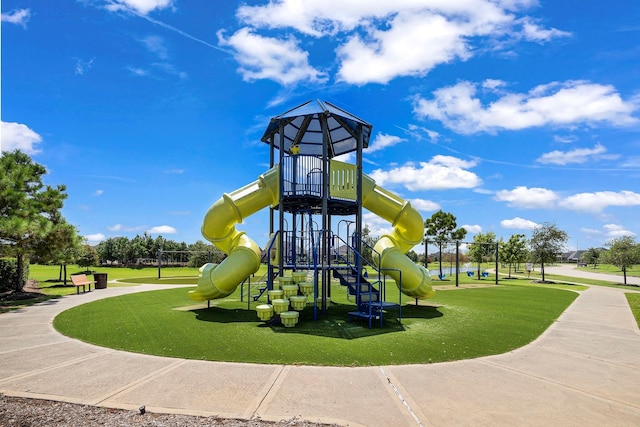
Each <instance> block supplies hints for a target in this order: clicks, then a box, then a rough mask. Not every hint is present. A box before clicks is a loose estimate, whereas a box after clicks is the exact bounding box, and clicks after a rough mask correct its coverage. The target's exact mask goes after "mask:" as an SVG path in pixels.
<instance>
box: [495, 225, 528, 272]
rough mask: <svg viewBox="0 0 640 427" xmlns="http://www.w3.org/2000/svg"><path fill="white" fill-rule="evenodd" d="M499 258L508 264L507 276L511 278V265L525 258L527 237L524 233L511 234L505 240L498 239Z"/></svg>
mask: <svg viewBox="0 0 640 427" xmlns="http://www.w3.org/2000/svg"><path fill="white" fill-rule="evenodd" d="M498 250H499V253H500V260H501V261H502V262H506V263H508V264H509V276H508V277H509V278H511V267H512V266H513V265H514V264H519V263H521V262H524V261H525V260H526V259H527V239H526V237H525V235H524V234H513V235H512V236H511V237H509V240H507V241H506V242H505V241H504V240H503V239H500V243H499V249H498Z"/></svg>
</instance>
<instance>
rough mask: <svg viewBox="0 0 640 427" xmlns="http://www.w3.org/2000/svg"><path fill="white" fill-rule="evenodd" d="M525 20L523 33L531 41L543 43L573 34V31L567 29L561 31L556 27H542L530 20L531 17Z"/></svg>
mask: <svg viewBox="0 0 640 427" xmlns="http://www.w3.org/2000/svg"><path fill="white" fill-rule="evenodd" d="M523 22H524V23H523V25H522V35H523V37H524V38H525V40H528V41H531V42H538V43H542V42H547V41H549V40H552V39H555V38H559V37H568V36H570V35H571V33H568V32H566V31H561V30H558V29H556V28H551V29H548V30H547V29H545V28H541V27H540V26H538V25H537V24H535V23H534V22H532V21H530V20H529V19H525V20H523Z"/></svg>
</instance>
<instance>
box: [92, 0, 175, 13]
mask: <svg viewBox="0 0 640 427" xmlns="http://www.w3.org/2000/svg"><path fill="white" fill-rule="evenodd" d="M106 3H107V4H106V6H105V7H106V8H107V10H110V11H112V12H116V11H121V10H128V11H135V12H138V13H140V14H142V15H146V14H147V13H149V12H151V11H154V10H156V9H158V10H160V9H165V8H167V7H169V6H171V5H172V4H173V0H106Z"/></svg>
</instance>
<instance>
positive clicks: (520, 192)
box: [494, 186, 560, 209]
mask: <svg viewBox="0 0 640 427" xmlns="http://www.w3.org/2000/svg"><path fill="white" fill-rule="evenodd" d="M559 198H560V197H559V196H558V195H557V194H556V193H555V192H554V191H552V190H547V189H546V188H528V187H524V186H518V187H516V188H514V189H513V190H500V191H498V192H496V195H495V197H494V199H495V200H497V201H499V202H507V204H508V205H509V206H511V207H515V208H522V209H541V208H553V207H554V206H555V205H556V203H557V201H558V200H559Z"/></svg>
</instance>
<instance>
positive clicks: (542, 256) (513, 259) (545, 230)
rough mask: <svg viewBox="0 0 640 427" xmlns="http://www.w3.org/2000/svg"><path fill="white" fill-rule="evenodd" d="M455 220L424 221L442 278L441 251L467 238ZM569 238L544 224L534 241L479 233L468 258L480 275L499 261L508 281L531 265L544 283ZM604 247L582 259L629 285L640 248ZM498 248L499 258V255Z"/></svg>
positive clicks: (628, 242) (614, 243)
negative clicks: (612, 269)
mask: <svg viewBox="0 0 640 427" xmlns="http://www.w3.org/2000/svg"><path fill="white" fill-rule="evenodd" d="M457 227H458V226H457V222H456V217H455V216H454V215H453V214H452V213H449V212H443V211H441V210H440V211H438V212H436V213H434V214H433V215H432V216H431V218H427V219H426V220H425V247H426V243H427V242H432V243H435V244H436V245H437V246H438V250H439V255H438V259H439V272H440V276H442V259H443V256H442V255H443V254H442V248H443V246H444V245H446V244H448V243H451V242H454V243H455V242H457V243H458V244H459V243H460V242H462V240H463V239H464V238H465V236H466V235H467V230H465V229H464V228H457ZM567 240H568V235H567V233H566V232H565V231H564V230H561V229H559V228H558V227H557V226H556V225H555V224H552V223H543V224H540V225H538V226H537V227H534V228H533V230H532V232H531V237H530V238H529V239H527V238H526V236H525V235H524V234H514V235H512V236H511V237H509V239H508V240H504V239H503V238H500V240H497V239H496V235H495V233H493V232H487V233H478V234H476V235H475V236H474V238H473V242H472V243H470V244H469V245H468V250H467V254H466V256H467V257H468V259H469V260H472V261H473V262H475V263H477V265H478V274H479V273H480V265H481V264H482V263H483V262H491V261H496V256H497V257H498V259H499V260H500V262H502V263H505V264H507V265H508V268H509V277H511V271H512V268H513V269H516V270H517V269H518V266H519V264H521V263H525V262H532V263H537V264H540V270H541V274H542V281H543V282H544V281H545V271H544V266H545V264H550V263H554V262H556V261H558V259H559V257H560V255H561V254H562V253H563V252H564V248H565V245H566V243H567ZM605 246H606V247H607V248H608V249H598V248H589V249H588V250H587V251H585V252H584V253H583V254H582V255H581V260H582V261H583V262H585V263H588V264H594V267H595V265H596V264H597V263H598V262H600V263H607V264H612V265H614V266H616V267H618V268H619V269H620V271H622V272H623V276H624V283H625V284H626V283H627V270H628V269H629V268H631V267H633V266H634V265H636V264H640V244H639V243H637V242H636V241H635V239H634V238H633V237H631V236H623V237H617V238H614V239H611V240H610V241H608V242H607V243H606V244H605ZM496 248H497V254H496ZM427 257H428V254H427V251H426V248H425V254H424V263H425V266H426V265H427V262H428V259H427Z"/></svg>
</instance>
